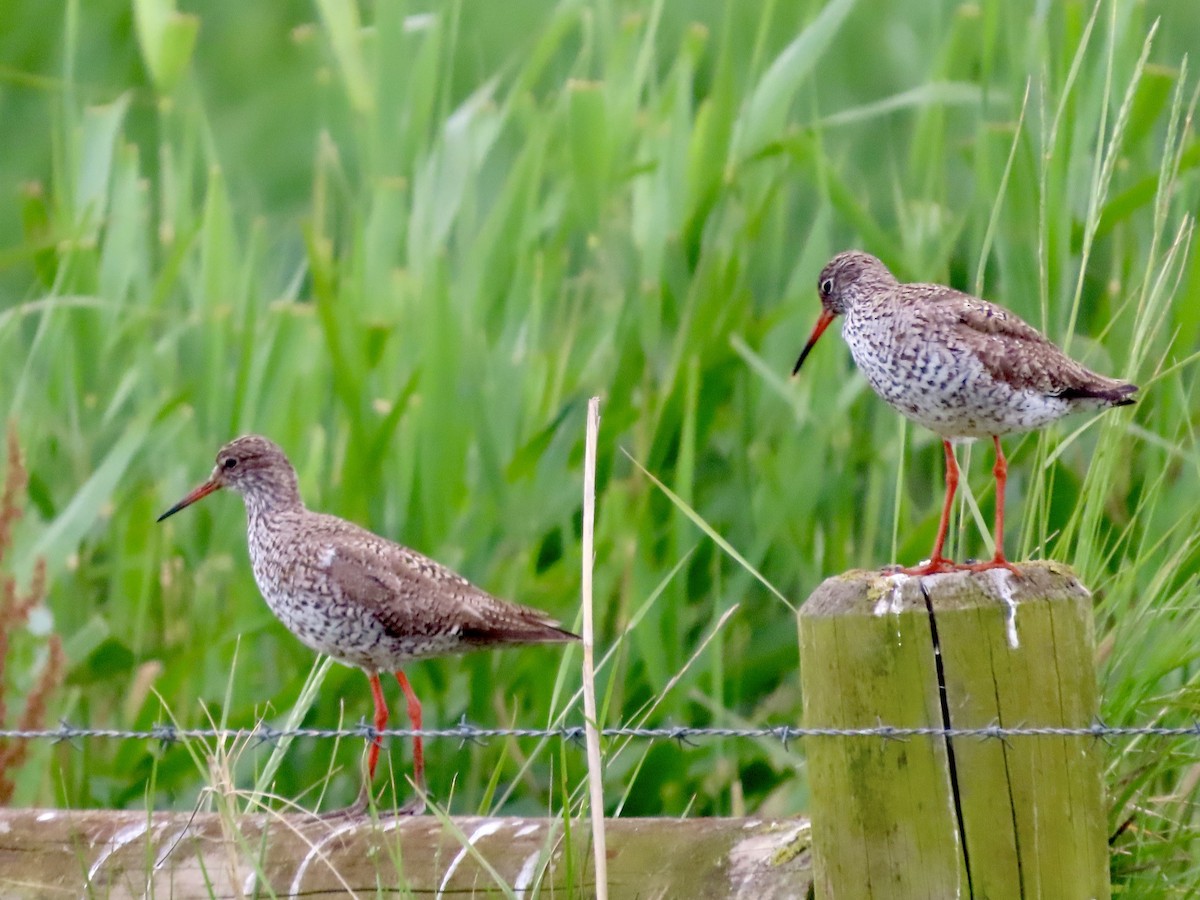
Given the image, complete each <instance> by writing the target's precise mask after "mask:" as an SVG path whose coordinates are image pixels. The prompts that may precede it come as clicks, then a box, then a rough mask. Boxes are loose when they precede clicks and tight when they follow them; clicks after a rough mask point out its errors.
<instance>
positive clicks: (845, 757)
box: [799, 563, 1110, 900]
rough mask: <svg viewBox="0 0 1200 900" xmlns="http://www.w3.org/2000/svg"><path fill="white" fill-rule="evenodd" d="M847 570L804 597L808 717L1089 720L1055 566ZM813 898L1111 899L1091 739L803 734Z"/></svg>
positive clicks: (1083, 598) (1072, 584) (1087, 674)
mask: <svg viewBox="0 0 1200 900" xmlns="http://www.w3.org/2000/svg"><path fill="white" fill-rule="evenodd" d="M1020 568H1021V572H1022V575H1021V577H1020V578H1015V577H1013V576H1011V574H1010V573H1008V572H1006V571H1004V570H989V571H987V572H983V573H980V574H971V573H968V572H955V573H949V574H945V575H933V576H926V577H924V578H911V577H907V576H903V575H883V574H881V573H879V572H861V571H855V572H848V573H846V574H844V575H840V576H837V577H834V578H830V579H828V580H826V581H825V582H824V583H823V584H822V585H821V586H820V587H819V588H817V590H816V591H815V592H814V593H813V595H812V596H811V597H809V599H808V601H807V602H806V603H805V604H804V606H803V607H802V609H801V610H800V623H799V624H800V661H801V665H800V670H801V679H802V683H803V690H804V725H805V727H807V728H838V729H841V728H871V727H876V726H879V725H892V726H897V727H934V728H943V727H952V728H988V727H989V726H1000V727H1003V728H1020V727H1036V726H1049V727H1060V726H1061V727H1070V728H1087V727H1090V726H1091V725H1093V724H1094V723H1095V721H1096V717H1097V713H1098V711H1097V691H1096V673H1095V664H1094V660H1093V655H1094V654H1093V651H1094V636H1093V626H1092V604H1091V595H1090V594H1089V593H1088V591H1087V589H1086V588H1084V587H1083V586H1082V585H1081V584H1080V583H1079V581H1078V580H1077V579H1076V578H1075V576H1074V575H1073V573H1072V572H1071V570H1070V569H1068V568H1067V567H1065V566H1061V565H1057V564H1054V563H1026V564H1022V565H1021V567H1020ZM805 746H806V751H807V752H806V756H807V760H808V772H809V783H810V785H811V791H812V801H811V807H810V810H809V812H810V814H811V817H812V830H813V867H814V879H815V884H816V891H817V896H819V897H820V896H823V897H828V898H853V900H859V898H884V897H887V898H893V897H899V898H904V897H977V898H983V897H1031V898H1032V897H1046V898H1050V897H1054V898H1061V900H1070V898H1107V897H1109V896H1110V884H1109V876H1108V842H1107V824H1106V823H1107V817H1106V814H1105V804H1104V787H1103V778H1102V769H1103V759H1102V757H1103V744H1102V743H1101V742H1100V741H1099V740H1098V739H1097V738H1096V737H1094V736H1092V735H1084V736H1079V735H1074V736H1063V735H1029V736H1014V737H1009V738H999V737H979V736H969V737H954V738H947V737H945V736H941V735H939V736H910V737H905V738H887V737H880V736H878V735H873V736H817V737H810V738H807V739H806V745H805Z"/></svg>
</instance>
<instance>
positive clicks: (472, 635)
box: [158, 434, 578, 814]
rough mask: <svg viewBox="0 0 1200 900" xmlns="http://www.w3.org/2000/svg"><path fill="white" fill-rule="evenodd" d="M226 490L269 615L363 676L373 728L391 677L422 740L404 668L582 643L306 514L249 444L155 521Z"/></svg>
mask: <svg viewBox="0 0 1200 900" xmlns="http://www.w3.org/2000/svg"><path fill="white" fill-rule="evenodd" d="M223 487H227V488H231V489H232V490H234V491H237V492H238V493H239V494H241V495H242V499H243V500H244V501H245V504H246V528H247V538H248V542H249V546H250V562H251V566H252V567H253V569H254V580H255V581H256V582H257V584H258V589H259V590H260V591H261V592H262V595H263V599H265V600H266V601H267V605H268V606H269V607H270V608H271V611H272V612H273V613H275V615H276V616H277V617H278V618H279V620H280V621H281V622H283V624H284V625H286V626H287V627H288V629H289V630H290V631H291V632H292V633H293V634H294V635H296V637H298V638H299V639H300V640H301V641H302V642H303V643H304V644H306V645H307V646H309V647H311V648H312V649H313V650H316V651H317V652H318V653H327V654H328V655H329V656H331V657H333V658H334V659H336V660H337V661H338V662H340V663H344V664H345V665H348V666H357V667H358V668H360V669H362V670H363V671H364V672H365V673H366V675H367V678H368V680H369V681H370V684H371V696H372V698H373V699H374V703H375V720H374V721H375V728H376V730H382V729H383V728H384V727H385V726H386V725H387V721H388V708H387V703H386V701H385V700H384V696H383V686H382V684H381V683H380V680H379V675H380V673H381V672H394V673H395V676H396V680H397V681H398V682H399V684H400V688H401V690H402V691H403V692H404V696H405V699H406V700H407V702H408V717H409V720H410V721H411V723H412V727H413V728H414V729H415V730H418V731H419V730H420V729H421V703H420V701H419V700H418V699H417V696H416V694H415V693H414V692H413V689H412V686H411V685H410V684H409V682H408V679H407V678H406V677H405V675H404V672H403V670H402V668H401V667H402V666H404V665H405V664H406V663H407V662H409V661H410V660H414V659H421V658H425V657H431V656H443V655H447V654H451V653H463V652H466V651H468V650H480V649H489V648H500V647H505V646H511V645H517V644H542V643H557V642H562V641H574V640H578V636H577V635H575V634H572V633H571V632H569V631H567V630H565V629H563V628H561V627H560V626H559V624H558V623H557V622H556V621H555V620H554V619H552V618H551V617H550V616H548V615H546V614H545V613H542V612H540V611H538V610H536V609H531V608H529V607H526V606H518V605H517V604H515V603H509V602H508V601H506V600H500V599H498V598H496V597H493V596H492V595H491V594H488V593H486V592H485V591H483V590H481V589H480V588H477V587H475V586H474V585H473V584H471V583H470V582H469V581H467V580H466V579H465V578H463V577H462V576H461V575H459V574H458V573H456V572H453V571H451V570H450V569H448V568H446V567H445V566H443V565H441V564H440V563H437V562H434V561H433V560H432V559H429V558H428V557H426V556H422V555H421V554H420V553H417V552H416V551H415V550H410V549H408V548H407V547H402V546H401V545H399V544H396V543H393V542H392V541H389V540H387V539H386V538H382V537H379V536H378V535H376V534H373V533H371V532H370V531H367V530H366V529H364V528H360V527H359V526H357V525H355V524H353V523H352V522H347V521H346V520H345V519H339V518H338V517H337V516H331V515H327V514H325V513H318V512H312V511H311V510H309V509H307V508H306V507H305V505H304V502H303V501H302V500H301V499H300V489H299V485H298V483H297V480H296V470H295V469H294V468H292V464H291V463H290V462H289V461H288V458H287V457H286V456H285V455H284V453H283V451H282V450H281V449H280V448H279V447H278V446H277V445H276V444H274V443H273V442H271V441H269V440H268V439H267V438H265V437H260V436H259V435H255V434H250V435H245V436H243V437H239V438H237V439H236V440H233V441H230V442H229V443H228V444H226V445H225V446H224V447H222V448H221V449H220V451H218V453H217V462H216V466H215V467H214V468H213V471H212V475H210V476H209V478H208V480H207V481H205V482H204V483H203V484H201V485H199V486H198V487H197V488H196V489H195V490H193V491H192V492H191V493H190V494H188V495H187V496H186V497H184V498H183V499H182V500H180V501H179V502H178V503H176V504H175V505H174V506H172V507H171V508H170V509H168V510H167V511H166V512H165V513H163V514H162V515H161V516H159V517H158V521H160V522H161V521H162V520H163V519H165V518H167V517H168V516H171V515H174V514H175V513H177V512H179V510H181V509H183V508H184V507H185V506H189V505H191V504H192V503H195V502H196V501H197V500H199V499H201V498H202V497H206V496H208V495H209V494H211V493H212V492H213V491H216V490H219V489H220V488H223ZM380 746H381V739H380V738H379V737H378V736H376V738H375V739H374V740H373V741H372V742H371V745H370V747H369V748H368V751H367V771H366V777H365V778H364V781H363V787H362V791H361V792H360V793H359V797H358V800H357V801H356V802H355V804H354V805H353V806H351V807H350V808H349V809H348V810H345V811H344V812H345V813H349V814H356V813H361V812H364V811H365V810H366V809H367V807H368V804H369V800H370V791H371V784H372V782H373V781H374V778H375V766H376V763H377V761H378V759H379V750H380ZM413 783H414V784H415V786H416V788H417V796H416V798H415V799H414V800H413V801H412V802H411V803H409V804H407V805H406V806H405V807H404V808H403V810H402V812H405V813H419V812H421V811H423V810H424V805H425V804H424V799H423V798H424V795H425V761H424V751H423V746H422V743H421V738H420V737H419V736H418V737H414V738H413Z"/></svg>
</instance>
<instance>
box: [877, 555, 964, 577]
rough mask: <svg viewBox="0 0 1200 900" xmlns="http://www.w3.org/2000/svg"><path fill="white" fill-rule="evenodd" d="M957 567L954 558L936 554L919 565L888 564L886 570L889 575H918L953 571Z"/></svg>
mask: <svg viewBox="0 0 1200 900" xmlns="http://www.w3.org/2000/svg"><path fill="white" fill-rule="evenodd" d="M958 568H959V565H958V563H956V562H954V560H952V559H946V557H944V556H941V555H938V556H935V557H934V558H933V559H927V560H925V562H923V563H921V564H920V565H919V566H910V567H908V568H905V567H903V566H888V567H887V569H886V571H887V572H888V573H889V574H891V575H917V576H920V575H937V574H940V573H942V572H953V571H954V570H955V569H958Z"/></svg>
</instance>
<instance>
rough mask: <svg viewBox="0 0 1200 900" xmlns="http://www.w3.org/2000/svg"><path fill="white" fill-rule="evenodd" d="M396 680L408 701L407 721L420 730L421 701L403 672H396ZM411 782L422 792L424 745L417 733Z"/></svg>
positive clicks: (423, 783)
mask: <svg viewBox="0 0 1200 900" xmlns="http://www.w3.org/2000/svg"><path fill="white" fill-rule="evenodd" d="M396 681H398V682H399V683H400V690H402V691H404V699H405V700H407V701H408V721H409V722H410V723H411V724H412V727H413V730H414V731H420V730H421V701H420V700H418V699H417V695H416V693H414V692H413V689H412V685H411V684H409V683H408V677H407V676H406V675H405V674H404V673H403V672H400V671H397V672H396ZM413 783H414V784H416V786H417V790H418V791H422V792H424V790H425V745H424V744H423V743H422V742H421V738H420V736H419V735H418V736H416V737H414V738H413Z"/></svg>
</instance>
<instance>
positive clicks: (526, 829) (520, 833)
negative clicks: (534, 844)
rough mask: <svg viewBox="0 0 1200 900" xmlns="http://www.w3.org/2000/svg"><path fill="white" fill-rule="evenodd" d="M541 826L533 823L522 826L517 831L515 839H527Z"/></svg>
mask: <svg viewBox="0 0 1200 900" xmlns="http://www.w3.org/2000/svg"><path fill="white" fill-rule="evenodd" d="M539 827H540V826H539V825H538V824H537V823H536V822H531V823H530V824H528V825H522V826H521V827H520V828H518V829H517V833H516V834H514V835H513V837H527V836H528V835H531V834H533V833H534V832H536V831H537V830H538V828H539Z"/></svg>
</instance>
